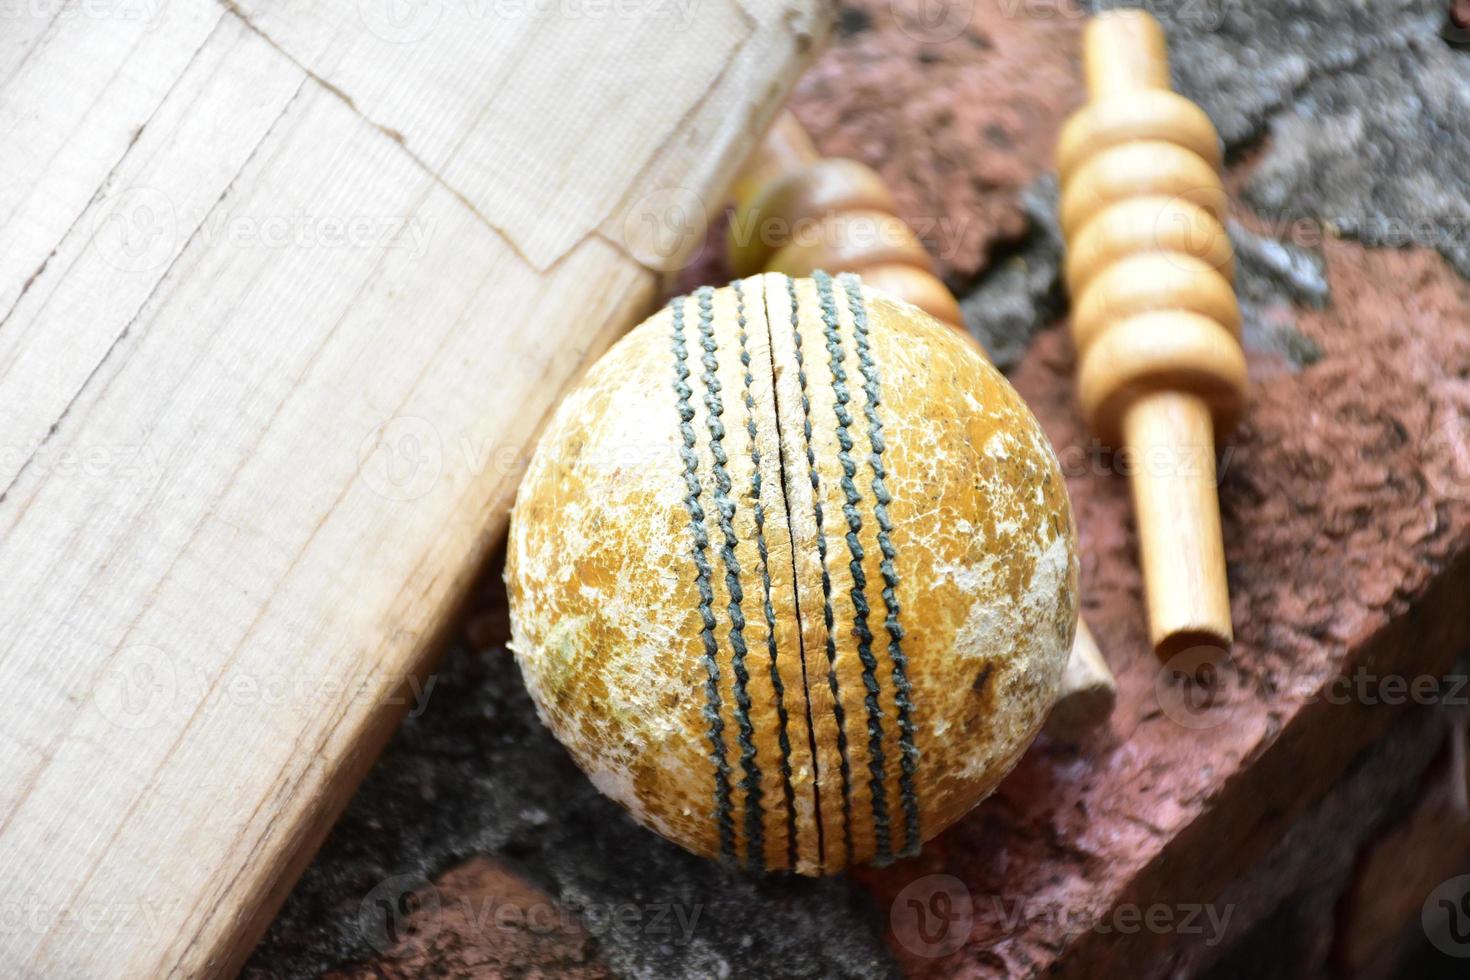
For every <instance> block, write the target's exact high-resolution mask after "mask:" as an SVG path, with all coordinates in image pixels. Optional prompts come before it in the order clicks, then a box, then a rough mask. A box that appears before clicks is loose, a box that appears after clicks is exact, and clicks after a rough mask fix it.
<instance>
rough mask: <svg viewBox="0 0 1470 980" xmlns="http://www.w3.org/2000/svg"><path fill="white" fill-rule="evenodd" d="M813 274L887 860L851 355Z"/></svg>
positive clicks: (824, 287)
mask: <svg viewBox="0 0 1470 980" xmlns="http://www.w3.org/2000/svg"><path fill="white" fill-rule="evenodd" d="M813 278H814V279H815V280H816V281H817V296H818V298H819V299H820V300H821V304H822V324H823V326H824V328H825V330H824V333H825V334H826V338H827V362H828V365H829V367H830V369H831V372H832V392H833V395H834V402H833V406H832V407H833V414H835V415H836V416H837V445H838V451H837V461H838V463H839V464H840V465H841V466H842V479H841V480H840V481H839V483H840V485H841V487H842V495H843V500H844V501H845V503H844V504H843V507H842V514H843V516H844V517H845V518H846V519H847V536H846V537H847V550H848V554H849V557H850V560H849V561H848V563H847V568H848V571H849V572H850V573H851V575H852V588H851V589H850V590H849V592H848V599H849V600H850V601H851V603H852V612H853V624H852V628H853V633H854V634H855V635H856V637H857V653H858V659H859V660H860V661H862V665H863V691H864V695H863V703H864V704H865V705H866V706H867V709H868V775H869V788H870V790H871V794H872V797H873V837H874V841H875V844H876V846H877V854H876V858H877V860H878V861H879V862H883V861H887V860H889V859H890V858H892V857H893V847H892V842H891V840H890V836H889V827H888V786H887V770H888V767H887V758H886V754H885V753H884V751H883V708H882V706H881V705H880V704H879V703H878V691H879V688H878V658H877V657H875V656H873V631H872V630H871V629H870V628H869V627H868V614H869V611H870V610H869V607H868V596H867V587H868V576H867V573H866V572H864V571H863V558H864V557H865V556H864V553H863V546H862V542H861V541H860V540H859V539H858V536H859V535H860V534H861V533H862V530H863V518H862V514H861V513H860V512H859V511H858V504H859V503H861V502H862V497H861V495H860V494H859V493H858V491H857V484H855V483H854V482H853V477H854V476H856V475H857V464H856V463H854V462H853V460H852V446H853V442H852V432H851V429H852V413H851V412H850V411H848V408H847V406H848V403H849V402H850V401H851V400H852V396H851V395H850V394H849V392H848V390H847V370H846V369H845V368H844V367H843V363H844V362H845V361H846V360H847V355H846V354H845V353H844V352H843V350H842V337H841V334H840V333H839V329H838V318H837V297H836V296H835V295H834V293H833V290H832V277H831V276H829V275H827V273H825V272H820V271H819V272H816V273H815V274H814V275H813Z"/></svg>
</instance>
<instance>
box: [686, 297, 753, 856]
mask: <svg viewBox="0 0 1470 980" xmlns="http://www.w3.org/2000/svg"><path fill="white" fill-rule="evenodd" d="M698 296H699V332H700V337H701V341H702V343H703V346H704V350H705V370H706V375H705V377H706V383H707V385H708V392H707V394H706V396H705V397H706V399H707V400H708V403H709V405H710V414H709V423H710V439H711V445H712V447H713V450H714V457H715V500H716V502H717V503H718V504H719V506H720V531H721V533H722V534H723V535H724V537H725V547H724V549H723V550H722V551H721V557H722V559H723V560H724V563H725V588H726V590H727V591H728V592H729V594H730V603H729V607H728V609H729V613H730V651H731V655H730V668H731V671H732V672H733V673H734V674H735V723H736V728H737V735H736V740H737V741H738V742H739V744H740V768H741V769H742V770H743V771H744V773H745V777H744V778H743V779H742V780H741V782H740V786H741V788H742V789H744V790H745V801H744V805H745V860H746V863H747V864H748V865H749V866H750V867H751V868H752V869H754V870H757V871H760V870H764V869H765V846H764V831H765V828H764V826H763V825H762V823H761V771H760V767H759V766H758V765H757V764H756V758H755V726H754V725H752V724H751V721H750V707H751V704H750V672H749V670H748V669H747V667H746V664H745V660H746V657H747V656H748V655H749V652H750V651H749V647H747V646H746V643H745V609H744V603H745V589H744V586H743V585H742V584H741V582H740V575H741V571H740V562H739V559H738V558H737V556H736V554H735V547H736V545H737V544H738V543H739V539H738V538H737V537H736V536H735V501H734V500H733V499H732V498H731V497H730V491H731V489H732V483H731V480H730V472H729V467H728V462H729V460H728V457H727V456H726V453H725V445H724V438H725V428H724V423H723V421H722V420H723V418H724V414H725V406H724V402H723V400H722V399H721V398H720V391H721V389H722V386H721V384H720V380H719V378H718V376H716V375H715V374H714V373H713V372H714V369H715V368H717V367H718V366H719V345H718V344H717V343H716V341H715V334H714V309H713V302H714V290H713V289H711V288H710V287H708V286H705V287H703V288H701V289H700V290H699V292H698ZM737 296H738V293H737ZM717 427H718V429H717Z"/></svg>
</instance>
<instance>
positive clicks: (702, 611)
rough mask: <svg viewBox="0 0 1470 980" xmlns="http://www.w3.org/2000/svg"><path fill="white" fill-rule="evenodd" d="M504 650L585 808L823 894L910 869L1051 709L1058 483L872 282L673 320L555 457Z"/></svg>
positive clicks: (591, 388) (981, 364) (995, 379)
mask: <svg viewBox="0 0 1470 980" xmlns="http://www.w3.org/2000/svg"><path fill="white" fill-rule="evenodd" d="M506 582H507V585H508V587H509V592H510V602H511V620H512V635H513V641H512V646H513V649H514V650H515V654H516V658H517V660H518V661H519V663H520V666H521V670H522V672H523V673H524V675H525V679H526V684H527V687H528V688H529V690H530V693H531V696H532V697H533V699H534V700H535V703H536V706H537V709H538V711H539V713H540V715H541V718H542V720H543V721H544V722H545V723H546V724H547V726H549V727H550V729H551V730H552V732H554V733H555V735H556V737H557V738H558V739H560V740H561V742H562V743H563V744H564V745H565V746H566V747H567V749H568V750H569V751H570V752H571V754H572V756H573V757H574V758H575V759H576V761H577V763H578V764H579V765H580V766H581V767H582V768H583V769H584V770H585V771H586V772H587V774H588V775H589V776H590V777H591V779H592V781H593V782H594V783H595V784H596V785H597V787H598V788H599V789H601V790H602V791H603V792H604V793H606V794H607V795H608V796H610V797H612V798H613V799H615V800H617V801H618V802H619V803H621V804H622V805H623V806H624V807H626V808H627V809H628V811H629V812H630V813H631V814H632V815H633V816H634V817H635V818H636V819H637V820H638V821H640V822H641V823H643V824H645V825H646V826H648V827H650V828H652V829H653V830H655V831H657V832H658V833H660V834H662V835H663V836H665V837H667V838H669V839H670V840H673V841H675V842H677V843H679V844H681V845H683V846H684V847H686V848H688V849H689V850H691V851H694V852H696V853H698V854H702V855H707V856H711V857H719V858H722V859H725V860H727V861H730V862H732V863H739V864H740V865H742V866H747V867H750V868H755V869H765V870H795V871H798V872H800V873H803V874H824V873H832V872H836V871H839V870H841V869H842V868H844V867H846V866H847V865H849V864H853V863H858V862H867V861H874V862H880V863H881V862H884V861H888V860H891V859H893V858H895V857H899V856H902V855H907V854H912V853H915V852H916V851H917V850H918V849H919V847H920V845H921V844H922V842H923V841H925V840H927V839H929V838H930V837H932V836H933V835H935V834H937V833H938V832H939V831H941V830H943V829H944V828H945V827H946V826H948V825H949V824H951V823H953V822H954V821H955V820H956V819H958V818H959V817H960V816H961V815H962V814H964V813H965V812H966V811H967V810H969V809H970V808H971V807H972V806H974V805H975V803H977V802H978V801H979V800H981V799H982V798H983V797H985V796H986V795H987V794H988V793H989V792H990V791H991V790H992V789H993V788H994V787H995V785H996V783H997V782H999V780H1000V779H1001V777H1002V776H1004V775H1005V773H1006V772H1007V771H1008V770H1009V769H1010V768H1011V767H1012V766H1013V765H1014V764H1015V762H1016V760H1017V759H1018V758H1019V756H1020V754H1021V753H1022V751H1023V750H1024V749H1025V748H1026V746H1027V745H1028V744H1029V743H1030V742H1031V739H1032V738H1033V737H1034V736H1035V734H1036V732H1037V730H1038V729H1039V728H1040V726H1041V724H1042V722H1043V721H1044V719H1045V717H1046V714H1047V711H1048V710H1049V708H1050V707H1051V704H1052V702H1053V701H1054V700H1055V698H1056V694H1057V689H1058V684H1059V682H1060V679H1061V675H1062V669H1063V667H1064V666H1065V664H1066V662H1067V655H1068V650H1069V648H1070V646H1071V642H1072V631H1073V629H1074V626H1075V623H1076V617H1077V599H1076V586H1077V559H1076V552H1075V541H1074V531H1073V525H1072V516H1071V511H1070V506H1069V504H1068V500H1067V494H1066V490H1065V487H1064V485H1063V481H1062V474H1061V471H1060V468H1059V466H1058V464H1057V461H1056V458H1055V456H1054V455H1053V453H1052V451H1051V448H1050V446H1049V444H1048V442H1047V440H1046V437H1045V436H1044V435H1043V433H1042V431H1041V429H1040V427H1039V426H1038V425H1037V422H1036V420H1035V418H1033V417H1032V415H1031V413H1030V411H1029V410H1028V409H1027V408H1026V406H1025V404H1024V403H1023V402H1022V401H1021V398H1020V397H1019V396H1018V395H1017V394H1016V392H1015V391H1014V390H1013V389H1012V388H1011V387H1010V385H1009V384H1008V383H1007V382H1006V381H1005V379H1004V378H1002V377H1001V375H1000V374H999V373H998V372H996V371H995V369H994V368H992V367H991V366H990V365H989V364H988V363H987V362H986V361H985V360H984V358H983V357H982V356H981V355H980V353H979V351H978V350H977V349H976V348H975V347H974V346H973V345H972V344H971V343H970V342H969V341H968V339H967V338H964V337H961V336H959V335H958V334H957V333H956V332H955V331H954V330H953V329H952V328H949V327H946V326H944V325H942V324H940V323H939V322H938V321H936V320H934V319H933V318H931V317H930V316H929V315H928V314H926V313H923V312H922V311H920V310H918V309H917V308H916V307H913V306H909V305H907V304H905V303H902V302H900V301H898V300H895V299H892V298H889V297H887V296H886V295H885V294H883V293H880V292H877V291H875V290H872V289H870V288H869V287H867V286H865V285H864V284H863V283H862V282H861V281H860V280H859V279H858V278H857V277H856V276H852V275H844V276H841V277H838V278H835V279H834V278H831V277H828V276H826V275H824V274H820V273H819V274H817V275H815V276H814V277H813V278H811V279H795V280H793V279H790V278H787V277H786V276H782V275H778V274H765V275H761V276H755V277H752V278H749V279H744V280H741V281H739V282H736V283H734V284H732V285H730V286H727V287H725V288H723V289H708V288H706V289H701V290H698V291H697V292H695V293H694V294H692V295H690V296H685V297H681V298H679V299H676V300H674V301H673V302H672V303H670V304H669V305H668V306H667V307H666V308H665V309H663V310H662V311H661V312H659V313H658V314H656V315H655V316H653V317H651V318H650V319H648V320H647V321H646V322H644V323H643V324H642V325H641V326H639V327H638V328H636V329H635V330H633V331H632V332H631V333H629V334H628V335H627V336H626V337H624V338H623V339H622V340H621V341H619V342H618V343H617V344H616V345H615V346H614V347H613V348H612V349H611V350H610V351H609V352H608V353H607V354H606V355H605V356H604V357H603V358H602V359H601V360H600V361H599V362H598V363H597V364H596V365H594V367H593V368H592V370H591V371H590V372H589V373H588V374H587V376H586V378H585V380H584V381H583V382H582V383H581V384H580V385H579V386H578V387H577V388H576V389H575V390H574V391H573V392H572V393H571V394H570V395H568V397H567V398H566V399H565V401H564V402H563V404H562V405H561V406H560V408H559V410H558V411H557V412H556V414H555V417H554V418H553V419H552V421H551V422H550V424H549V426H548V428H547V430H546V432H545V434H544V435H543V436H542V438H541V441H540V444H539V446H538V448H537V450H536V453H535V456H534V458H533V459H532V461H531V464H530V467H529V469H528V471H527V473H526V477H525V481H524V483H523V484H522V485H521V488H520V494H519V498H518V502H517V504H516V508H515V513H514V516H513V519H512V525H511V533H510V544H509V555H508V559H507V565H506Z"/></svg>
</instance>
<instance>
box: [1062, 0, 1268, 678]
mask: <svg viewBox="0 0 1470 980" xmlns="http://www.w3.org/2000/svg"><path fill="white" fill-rule="evenodd" d="M1083 49H1084V50H1083V58H1084V62H1085V74H1086V76H1087V84H1088V89H1089V93H1090V96H1091V101H1090V102H1089V103H1088V104H1087V105H1086V106H1084V107H1083V108H1082V109H1080V110H1079V111H1078V112H1077V113H1076V114H1075V115H1074V116H1073V117H1072V118H1071V119H1070V120H1069V121H1068V122H1067V125H1066V126H1065V127H1064V128H1063V131H1062V135H1061V139H1060V140H1059V141H1058V150H1057V167H1058V170H1059V172H1060V173H1061V177H1062V195H1061V219H1062V228H1063V234H1064V235H1065V237H1066V239H1067V251H1068V255H1067V267H1066V279H1067V285H1068V288H1069V290H1070V291H1071V293H1072V300H1073V311H1074V315H1073V318H1072V336H1073V340H1074V341H1075V343H1076V347H1077V352H1078V362H1079V363H1078V394H1079V397H1080V400H1081V402H1082V408H1083V414H1084V415H1085V416H1086V417H1087V420H1088V424H1089V425H1090V426H1091V428H1092V430H1093V431H1094V432H1095V433H1097V435H1098V436H1099V437H1100V438H1101V439H1103V440H1104V441H1106V442H1108V443H1110V444H1112V445H1114V446H1115V447H1120V448H1126V450H1127V454H1128V460H1129V472H1130V481H1131V483H1132V489H1133V503H1134V512H1135V516H1136V520H1137V523H1138V538H1139V552H1140V564H1141V565H1142V567H1143V576H1144V587H1145V591H1146V593H1147V596H1146V603H1147V607H1148V618H1149V636H1150V639H1151V641H1152V643H1153V646H1154V649H1155V650H1156V651H1157V652H1158V654H1159V656H1161V657H1163V658H1166V659H1167V658H1169V657H1172V656H1174V655H1175V654H1178V653H1181V652H1184V651H1186V650H1198V649H1199V648H1204V649H1206V650H1208V651H1219V652H1221V653H1223V651H1225V650H1227V649H1228V648H1229V646H1230V644H1231V641H1232V639H1233V631H1232V628H1231V622H1230V595H1229V590H1228V588H1227V585H1226V576H1225V552H1224V546H1223V541H1222V537H1221V533H1220V506H1219V500H1218V497H1217V490H1216V480H1215V445H1216V440H1217V439H1218V438H1220V436H1222V435H1223V434H1224V433H1225V432H1227V431H1229V429H1230V427H1231V426H1233V425H1234V424H1235V420H1236V419H1237V418H1238V416H1239V414H1240V410H1241V408H1242V406H1243V404H1244V401H1245V391H1246V366H1245V356H1244V353H1243V352H1242V351H1241V349H1240V342H1239V334H1240V309H1239V304H1238V302H1237V301H1236V297H1235V292H1234V289H1233V287H1232V286H1231V275H1232V265H1233V256H1232V252H1231V248H1230V239H1229V236H1228V235H1227V234H1226V232H1225V226H1224V223H1223V219H1224V213H1225V205H1226V198H1225V192H1224V188H1223V187H1222V185H1221V181H1220V177H1219V174H1218V167H1219V165H1220V150H1219V137H1218V135H1217V134H1216V132H1215V129H1214V126H1213V125H1211V124H1210V122H1209V119H1208V118H1207V117H1206V116H1205V115H1204V113H1203V112H1201V111H1200V110H1199V107H1198V106H1195V105H1193V104H1192V103H1190V102H1188V100H1186V99H1183V98H1181V97H1180V96H1178V95H1176V94H1174V93H1173V92H1172V91H1170V90H1169V63H1168V55H1167V51H1166V48H1165V43H1164V32H1163V30H1162V29H1161V28H1160V27H1159V24H1158V22H1157V21H1155V20H1154V19H1153V18H1152V17H1151V16H1149V15H1148V14H1146V13H1144V12H1142V11H1138V10H1126V11H1112V12H1108V13H1104V14H1100V15H1099V16H1098V17H1096V18H1095V19H1094V20H1093V21H1092V22H1091V23H1090V24H1088V26H1087V31H1086V35H1085V37H1084V39H1083Z"/></svg>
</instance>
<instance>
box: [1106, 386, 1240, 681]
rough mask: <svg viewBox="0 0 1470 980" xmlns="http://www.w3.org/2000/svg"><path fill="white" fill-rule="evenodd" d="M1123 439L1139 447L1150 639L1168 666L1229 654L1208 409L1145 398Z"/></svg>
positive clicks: (1177, 397)
mask: <svg viewBox="0 0 1470 980" xmlns="http://www.w3.org/2000/svg"><path fill="white" fill-rule="evenodd" d="M1123 440H1124V442H1125V443H1127V445H1129V446H1133V447H1138V449H1137V451H1136V452H1135V453H1134V456H1133V460H1132V464H1131V468H1132V473H1131V476H1130V483H1131V484H1132V489H1133V509H1134V513H1135V514H1136V519H1137V521H1138V538H1139V543H1140V557H1141V561H1142V565H1143V578H1144V582H1145V583H1146V586H1147V589H1146V593H1147V595H1146V598H1147V603H1148V632H1149V641H1150V642H1151V643H1152V644H1153V647H1154V649H1155V650H1156V651H1158V654H1159V656H1160V657H1161V658H1163V659H1165V660H1167V659H1169V658H1170V657H1173V656H1175V655H1176V654H1180V653H1184V652H1186V651H1191V650H1195V649H1196V648H1208V649H1210V650H1221V651H1223V650H1228V649H1230V644H1231V643H1232V642H1233V640H1234V635H1233V632H1232V630H1231V625H1230V591H1229V588H1228V587H1227V585H1226V581H1225V542H1224V538H1223V537H1222V536H1221V534H1220V506H1219V502H1218V500H1217V498H1216V489H1215V486H1216V485H1215V433H1214V420H1213V419H1212V418H1211V415H1210V408H1209V405H1208V404H1207V403H1206V402H1205V401H1204V400H1203V399H1200V398H1198V397H1196V396H1194V395H1191V394H1184V393H1180V392H1172V391H1163V392H1158V393H1155V394H1152V395H1145V396H1144V397H1142V398H1140V399H1138V400H1137V401H1135V402H1133V404H1131V405H1130V406H1129V407H1128V409H1127V411H1126V412H1125V414H1124V416H1123ZM1145 447H1146V448H1145ZM1212 659H1213V658H1212Z"/></svg>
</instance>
